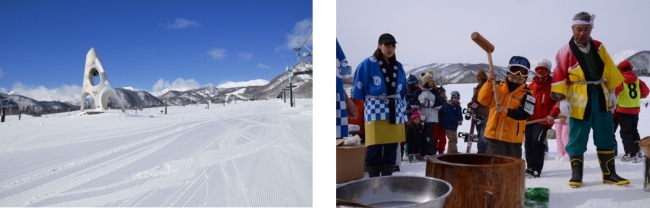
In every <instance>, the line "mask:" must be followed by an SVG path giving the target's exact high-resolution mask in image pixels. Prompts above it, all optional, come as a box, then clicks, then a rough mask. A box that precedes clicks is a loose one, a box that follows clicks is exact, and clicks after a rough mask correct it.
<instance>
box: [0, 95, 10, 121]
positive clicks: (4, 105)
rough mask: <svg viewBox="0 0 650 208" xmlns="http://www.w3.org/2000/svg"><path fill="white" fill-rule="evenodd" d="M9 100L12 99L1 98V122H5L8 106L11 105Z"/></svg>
mask: <svg viewBox="0 0 650 208" xmlns="http://www.w3.org/2000/svg"><path fill="white" fill-rule="evenodd" d="M9 100H10V99H2V100H0V108H2V118H0V122H5V115H6V114H7V111H6V109H7V107H9Z"/></svg>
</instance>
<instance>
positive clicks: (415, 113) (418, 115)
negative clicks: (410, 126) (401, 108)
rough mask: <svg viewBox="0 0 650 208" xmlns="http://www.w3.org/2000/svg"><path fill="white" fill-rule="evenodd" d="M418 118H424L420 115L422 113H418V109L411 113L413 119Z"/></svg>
mask: <svg viewBox="0 0 650 208" xmlns="http://www.w3.org/2000/svg"><path fill="white" fill-rule="evenodd" d="M416 118H417V119H421V118H422V116H420V113H418V112H417V111H416V112H413V113H412V114H411V120H413V119H416Z"/></svg>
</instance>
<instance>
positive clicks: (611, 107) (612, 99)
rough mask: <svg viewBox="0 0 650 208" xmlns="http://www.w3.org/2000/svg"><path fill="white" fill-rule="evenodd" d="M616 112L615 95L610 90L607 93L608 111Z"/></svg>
mask: <svg viewBox="0 0 650 208" xmlns="http://www.w3.org/2000/svg"><path fill="white" fill-rule="evenodd" d="M614 110H616V94H615V93H614V91H613V90H612V91H611V92H610V93H609V111H614Z"/></svg>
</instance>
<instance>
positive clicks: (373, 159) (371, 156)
mask: <svg viewBox="0 0 650 208" xmlns="http://www.w3.org/2000/svg"><path fill="white" fill-rule="evenodd" d="M397 145H399V143H390V144H376V145H370V146H368V147H367V151H366V166H375V165H382V164H389V165H395V159H396V158H397Z"/></svg>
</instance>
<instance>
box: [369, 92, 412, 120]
mask: <svg viewBox="0 0 650 208" xmlns="http://www.w3.org/2000/svg"><path fill="white" fill-rule="evenodd" d="M388 99H395V108H396V109H395V112H396V113H397V115H396V118H397V120H396V123H406V122H407V121H408V118H407V116H406V100H404V99H403V98H401V97H400V96H399V95H398V94H395V95H390V96H386V95H382V96H372V95H366V101H365V102H364V121H365V122H370V121H376V120H389V119H390V111H389V109H388Z"/></svg>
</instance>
